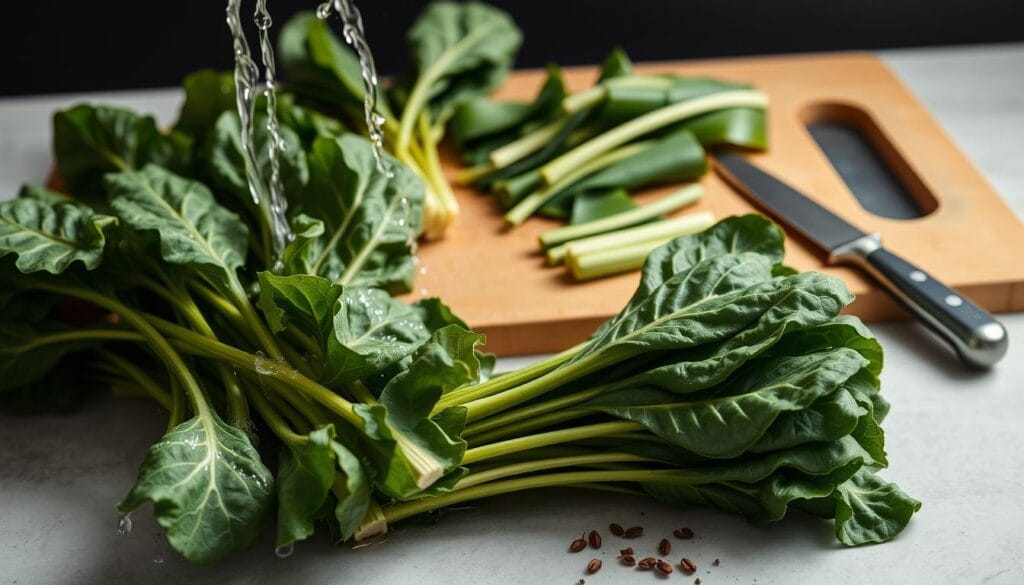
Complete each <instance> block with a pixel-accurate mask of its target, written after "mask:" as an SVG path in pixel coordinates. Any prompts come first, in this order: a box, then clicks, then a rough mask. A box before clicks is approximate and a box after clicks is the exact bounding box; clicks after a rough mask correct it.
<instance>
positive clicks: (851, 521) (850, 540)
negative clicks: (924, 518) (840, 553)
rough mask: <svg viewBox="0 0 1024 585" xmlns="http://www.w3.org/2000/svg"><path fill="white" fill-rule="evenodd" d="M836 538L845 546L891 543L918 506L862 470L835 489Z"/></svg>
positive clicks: (910, 499) (912, 499)
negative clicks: (889, 541)
mask: <svg viewBox="0 0 1024 585" xmlns="http://www.w3.org/2000/svg"><path fill="white" fill-rule="evenodd" d="M833 498H834V499H835V501H836V538H838V539H839V541H840V542H842V543H843V544H845V545H847V546H856V545H859V544H867V543H873V542H886V541H888V540H892V539H893V538H895V537H896V535H897V534H899V533H900V532H902V531H903V529H904V528H906V527H907V523H909V522H910V517H911V516H912V515H913V514H914V512H917V511H918V510H920V509H921V502H918V501H917V500H915V499H914V498H911V497H910V496H908V495H907V494H905V493H903V492H902V491H901V490H900V488H899V487H897V486H896V484H893V483H889V482H887V481H885V480H883V479H881V478H880V477H878V476H877V475H875V474H874V473H873V472H871V471H869V470H866V469H863V470H861V471H860V472H858V473H857V474H856V475H854V476H853V477H852V478H850V480H849V481H847V482H846V483H844V484H842V485H840V486H839V487H838V488H836V490H835V493H834V494H833Z"/></svg>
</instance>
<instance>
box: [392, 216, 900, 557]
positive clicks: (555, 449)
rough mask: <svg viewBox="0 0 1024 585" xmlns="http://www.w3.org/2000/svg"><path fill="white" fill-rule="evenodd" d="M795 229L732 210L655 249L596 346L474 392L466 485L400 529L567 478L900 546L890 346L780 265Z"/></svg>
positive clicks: (820, 281) (400, 509)
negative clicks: (891, 458)
mask: <svg viewBox="0 0 1024 585" xmlns="http://www.w3.org/2000/svg"><path fill="white" fill-rule="evenodd" d="M782 238H783V236H782V232H781V230H780V229H779V228H778V227H777V226H776V225H775V224H773V223H771V222H770V221H768V220H766V219H765V218H763V217H761V216H757V215H748V216H742V217H732V218H728V219H726V220H723V221H721V222H719V223H718V224H716V225H715V226H713V227H712V228H710V229H708V230H706V231H704V232H701V233H698V234H694V235H691V236H685V237H681V238H678V239H676V240H674V241H672V242H671V243H669V244H667V245H664V246H662V247H660V248H658V249H657V250H655V251H654V252H653V253H652V254H651V255H650V257H649V258H648V260H647V263H646V265H645V266H644V269H643V275H642V278H641V283H640V286H639V288H638V289H637V291H636V293H635V294H634V296H633V298H632V299H631V300H630V301H629V303H628V304H627V305H626V307H625V308H624V309H623V310H622V311H621V312H620V313H619V314H618V315H616V316H615V317H613V318H612V319H610V320H609V321H607V322H606V323H604V324H603V325H602V326H601V327H600V328H598V330H597V331H595V332H594V334H593V335H591V337H590V338H589V339H588V340H587V341H586V342H584V343H582V344H580V345H578V346H576V347H574V348H572V349H570V350H567V351H565V352H563V353H561V354H559V355H557V356H553V357H551V358H549V359H546V360H544V361H542V362H539V363H538V364H535V365H533V366H530V367H528V368H525V369H523V370H521V371H518V372H512V373H508V374H503V375H500V376H497V377H495V378H492V379H490V380H488V381H486V382H483V383H480V384H476V385H472V386H467V387H464V388H459V389H457V390H455V391H452V392H450V393H447V394H445V395H444V396H442V397H441V399H440V400H439V401H438V403H437V405H436V406H435V407H434V408H435V413H438V414H439V413H442V412H446V410H447V409H451V408H454V407H461V408H464V409H465V413H466V421H467V424H466V427H465V429H464V430H463V431H462V436H463V437H464V438H465V440H466V441H467V443H468V445H469V449H468V450H467V451H466V453H465V455H464V457H463V459H462V465H463V466H465V467H466V468H467V470H468V473H467V475H466V476H465V477H464V478H463V479H461V480H460V481H459V482H458V483H456V484H455V486H454V489H453V490H452V491H451V492H450V493H447V494H444V495H440V496H435V497H430V498H422V499H419V500H416V501H412V502H404V503H395V504H392V505H390V506H386V507H385V508H384V509H383V516H384V517H385V518H386V519H387V520H388V521H395V520H400V519H403V518H406V517H408V516H410V515H412V514H416V513H419V512H423V511H425V510H430V509H434V508H437V507H439V506H442V505H451V504H455V503H459V502H463V501H466V500H472V499H476V498H481V497H486V496H491V495H495V494H501V493H507V492H513V491H518V490H523V489H529V488H535V487H546V486H556V485H577V486H580V487H587V488H598V489H616V490H619V491H621V490H623V489H625V490H627V491H630V492H635V493H641V494H642V493H646V494H649V495H651V496H653V497H655V498H657V499H659V500H661V501H664V502H666V503H669V504H673V505H680V506H685V505H708V506H713V507H718V508H722V509H724V510H727V511H730V512H735V513H739V514H742V515H744V516H746V517H747V518H748V519H750V520H752V521H754V522H771V521H775V520H779V519H781V518H782V517H783V516H784V515H785V514H786V512H787V511H788V510H789V509H791V508H796V509H800V510H803V511H807V512H810V513H812V514H815V515H819V516H822V517H824V518H828V519H833V520H834V521H835V533H836V537H837V538H838V539H839V540H840V541H841V542H843V543H844V544H847V545H856V544H862V543H868V542H883V541H886V540H889V539H891V538H893V537H894V536H895V535H896V534H898V533H899V532H900V531H901V530H902V529H903V528H904V527H905V526H906V524H907V522H908V521H909V519H910V517H911V515H912V514H913V513H914V512H915V511H916V510H917V509H918V508H919V507H920V504H919V503H918V502H917V501H915V500H914V499H912V498H910V497H908V496H907V495H906V494H904V493H903V492H901V491H900V490H899V489H898V488H897V487H896V486H895V485H893V484H890V483H888V482H886V481H884V480H882V479H881V478H880V477H879V476H878V475H877V474H876V473H877V471H879V470H880V469H882V468H884V467H886V466H887V465H888V461H887V459H886V454H885V449H884V437H883V433H882V429H881V426H880V424H881V422H882V419H883V418H884V416H885V414H886V413H887V412H888V409H889V407H888V404H887V403H886V402H885V400H884V399H883V398H882V397H881V396H880V395H879V378H878V376H879V373H880V371H881V368H882V349H881V347H880V346H879V344H878V342H877V341H876V340H875V339H874V337H872V335H871V334H870V332H869V331H868V330H867V328H865V327H864V325H863V324H861V323H860V321H858V320H857V319H856V318H854V317H848V316H841V315H839V312H840V311H841V310H842V308H843V307H844V306H845V305H847V304H848V303H849V302H850V301H852V299H853V297H852V295H851V294H850V292H849V291H848V290H847V288H846V286H845V285H844V284H843V283H842V282H841V281H839V280H837V279H835V278H833V277H830V276H826V275H823V274H819V273H814V272H808V273H802V274H797V273H795V272H794V271H793V270H791V269H789V268H787V267H785V266H784V265H782V264H781V261H782V251H783V246H782Z"/></svg>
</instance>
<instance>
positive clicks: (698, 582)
mask: <svg viewBox="0 0 1024 585" xmlns="http://www.w3.org/2000/svg"><path fill="white" fill-rule="evenodd" d="M580 580H581V581H582V579H580ZM693 585H700V577H697V578H696V579H694V580H693Z"/></svg>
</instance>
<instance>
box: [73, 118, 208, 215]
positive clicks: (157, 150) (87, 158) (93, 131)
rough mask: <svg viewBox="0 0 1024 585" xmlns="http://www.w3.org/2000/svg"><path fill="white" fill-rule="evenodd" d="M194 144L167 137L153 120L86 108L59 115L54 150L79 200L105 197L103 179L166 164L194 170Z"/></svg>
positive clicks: (173, 135) (179, 137) (178, 136)
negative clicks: (192, 159)
mask: <svg viewBox="0 0 1024 585" xmlns="http://www.w3.org/2000/svg"><path fill="white" fill-rule="evenodd" d="M190 149H191V143H190V140H189V139H188V138H187V137H186V136H185V135H183V134H179V133H171V134H163V133H162V132H160V130H159V128H157V125H156V120H155V119H154V118H153V117H152V116H139V115H137V114H135V113H134V112H131V111H129V110H125V109H121V108H115V107H109V106H92V105H88V104H81V105H78V106H75V107H73V108H71V109H69V110H64V111H60V112H57V113H56V114H54V116H53V150H54V154H55V155H56V159H57V168H58V169H59V170H60V175H61V178H62V179H63V180H64V183H65V184H66V185H67V186H68V188H69V189H70V190H71V193H73V194H74V195H76V196H78V197H91V198H96V199H101V198H102V197H103V194H104V187H103V175H105V174H106V173H110V172H119V171H130V170H136V169H141V168H142V167H143V166H145V165H146V164H150V163H152V164H156V165H160V166H162V167H164V168H166V169H169V170H171V171H174V172H178V173H186V172H187V171H188V170H189V168H190V162H189V158H190Z"/></svg>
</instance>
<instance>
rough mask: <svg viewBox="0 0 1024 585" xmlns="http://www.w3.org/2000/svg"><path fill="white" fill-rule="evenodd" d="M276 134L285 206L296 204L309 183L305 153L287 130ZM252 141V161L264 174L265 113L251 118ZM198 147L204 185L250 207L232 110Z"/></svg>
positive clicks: (267, 134) (239, 131)
mask: <svg viewBox="0 0 1024 585" xmlns="http://www.w3.org/2000/svg"><path fill="white" fill-rule="evenodd" d="M279 132H280V134H281V139H282V140H283V141H284V144H285V148H284V150H281V151H280V155H279V156H278V160H279V162H280V164H281V181H282V185H283V186H284V193H285V194H286V195H290V196H291V197H290V199H289V206H291V205H298V201H299V194H301V193H302V191H303V189H304V188H305V185H306V183H307V182H309V168H308V166H307V163H306V153H305V151H304V150H303V148H302V142H301V140H300V139H299V136H298V135H297V134H296V133H295V132H294V131H293V130H292V129H291V128H288V127H287V126H281V127H280V128H279ZM253 140H254V141H255V143H256V152H257V153H258V155H257V161H256V162H257V163H259V167H260V168H261V169H264V172H266V173H269V172H270V170H269V169H270V150H269V144H270V131H269V130H268V129H267V124H266V116H265V114H262V113H257V114H256V116H255V117H254V119H253ZM201 148H202V156H201V157H200V163H201V166H202V167H203V169H202V171H203V177H204V179H205V180H206V182H207V183H209V185H210V186H211V187H212V188H214V189H216V190H218V191H224V192H226V193H230V194H231V195H234V196H235V198H236V200H237V201H239V202H240V203H241V204H243V205H244V206H246V207H247V208H250V209H251V208H253V206H254V204H253V202H252V194H251V193H250V192H249V181H248V179H247V178H246V174H245V154H244V150H243V148H242V127H241V122H240V121H239V120H238V114H237V113H236V112H235V110H234V109H232V110H228V111H225V112H224V113H222V114H221V115H220V116H219V117H218V118H217V120H216V122H215V124H214V125H213V129H212V131H210V133H209V135H208V136H207V137H206V140H205V141H204V142H203V144H202V147H201ZM254 212H255V210H254Z"/></svg>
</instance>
